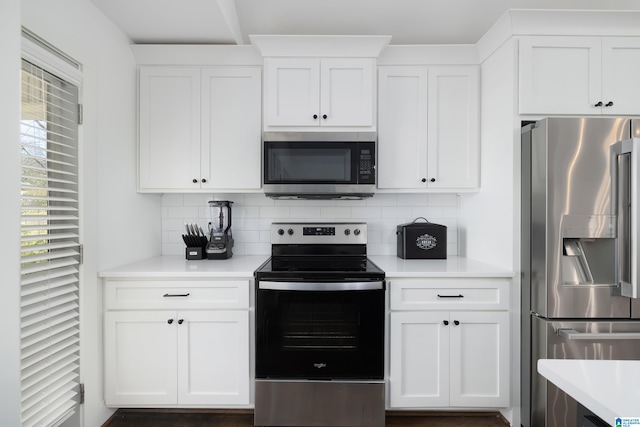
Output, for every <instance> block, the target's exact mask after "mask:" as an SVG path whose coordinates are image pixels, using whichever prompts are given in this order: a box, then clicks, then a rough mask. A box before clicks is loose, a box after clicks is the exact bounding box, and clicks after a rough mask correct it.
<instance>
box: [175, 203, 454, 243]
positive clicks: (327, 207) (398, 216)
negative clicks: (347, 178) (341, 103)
mask: <svg viewBox="0 0 640 427" xmlns="http://www.w3.org/2000/svg"><path fill="white" fill-rule="evenodd" d="M458 197H459V196H458V195H456V194H389V193H384V194H380V193H378V194H376V195H374V196H373V197H371V198H369V199H365V200H273V199H270V198H267V197H266V196H264V194H262V193H244V194H208V195H207V194H165V195H163V196H162V255H184V249H185V246H184V243H183V242H182V237H181V236H182V234H184V224H185V223H196V224H199V225H200V226H201V227H202V228H203V229H204V230H206V229H207V224H208V223H209V221H210V220H211V215H210V210H209V204H208V202H209V201H210V200H231V201H233V205H232V226H231V230H232V231H233V238H234V248H233V253H234V255H269V254H270V253H271V243H270V229H271V228H270V227H271V223H272V222H278V221H285V222H287V221H288V222H294V221H304V222H321V221H324V222H332V221H363V222H366V223H367V225H368V232H369V242H368V244H367V253H368V254H369V255H396V226H397V225H399V224H404V223H407V222H412V221H413V220H414V219H416V218H417V217H424V218H426V219H427V220H429V221H430V222H433V223H437V224H442V225H446V226H447V255H448V256H454V255H458V235H459V233H458V217H459V215H458V213H459V212H458V208H459V199H458Z"/></svg>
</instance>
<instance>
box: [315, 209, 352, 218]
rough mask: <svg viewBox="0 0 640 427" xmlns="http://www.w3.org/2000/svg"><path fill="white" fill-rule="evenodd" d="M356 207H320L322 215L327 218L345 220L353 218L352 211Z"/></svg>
mask: <svg viewBox="0 0 640 427" xmlns="http://www.w3.org/2000/svg"><path fill="white" fill-rule="evenodd" d="M352 209H356V208H349V207H340V206H326V207H321V208H320V217H322V218H324V219H325V220H326V219H331V218H333V219H335V220H343V219H350V218H351V211H352Z"/></svg>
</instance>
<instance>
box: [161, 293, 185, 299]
mask: <svg viewBox="0 0 640 427" xmlns="http://www.w3.org/2000/svg"><path fill="white" fill-rule="evenodd" d="M189 295H191V294H164V295H162V297H163V298H173V297H188V296H189Z"/></svg>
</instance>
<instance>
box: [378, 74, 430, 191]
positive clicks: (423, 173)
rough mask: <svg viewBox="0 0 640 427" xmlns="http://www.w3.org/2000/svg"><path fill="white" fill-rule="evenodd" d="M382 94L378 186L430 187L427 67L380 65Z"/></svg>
mask: <svg viewBox="0 0 640 427" xmlns="http://www.w3.org/2000/svg"><path fill="white" fill-rule="evenodd" d="M378 97H379V101H378V162H377V165H378V166H377V171H378V188H386V189H416V188H426V184H425V182H426V177H427V69H426V67H380V68H379V70H378ZM423 180H424V182H423Z"/></svg>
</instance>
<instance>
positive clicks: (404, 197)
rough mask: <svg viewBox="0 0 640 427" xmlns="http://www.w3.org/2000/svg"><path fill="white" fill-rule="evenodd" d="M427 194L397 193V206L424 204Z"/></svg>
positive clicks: (426, 201) (426, 202)
mask: <svg viewBox="0 0 640 427" xmlns="http://www.w3.org/2000/svg"><path fill="white" fill-rule="evenodd" d="M427 204H428V199H427V194H398V206H426V205H427Z"/></svg>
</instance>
